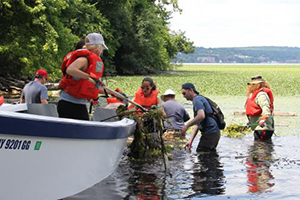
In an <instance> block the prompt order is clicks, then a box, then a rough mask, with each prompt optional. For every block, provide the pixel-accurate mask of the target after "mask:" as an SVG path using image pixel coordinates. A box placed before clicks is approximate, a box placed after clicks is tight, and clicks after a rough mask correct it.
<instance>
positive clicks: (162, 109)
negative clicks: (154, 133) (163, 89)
mask: <svg viewBox="0 0 300 200" xmlns="http://www.w3.org/2000/svg"><path fill="white" fill-rule="evenodd" d="M157 105H158V106H159V109H160V110H161V111H162V115H163V118H166V117H167V114H166V112H165V111H164V108H163V106H162V102H161V100H160V99H159V98H157Z"/></svg>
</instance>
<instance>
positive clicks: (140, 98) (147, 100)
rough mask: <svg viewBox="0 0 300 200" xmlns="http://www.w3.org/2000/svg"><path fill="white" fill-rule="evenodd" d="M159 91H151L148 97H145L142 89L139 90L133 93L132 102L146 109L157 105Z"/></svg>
mask: <svg viewBox="0 0 300 200" xmlns="http://www.w3.org/2000/svg"><path fill="white" fill-rule="evenodd" d="M158 93H159V90H152V91H151V93H150V96H149V97H145V96H144V93H143V90H142V88H139V89H138V91H137V92H136V93H135V97H134V101H135V102H136V103H138V104H140V105H141V106H143V107H144V108H146V109H150V108H151V106H153V105H157V104H158V98H157V94H158Z"/></svg>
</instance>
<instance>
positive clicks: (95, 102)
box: [92, 97, 99, 106]
mask: <svg viewBox="0 0 300 200" xmlns="http://www.w3.org/2000/svg"><path fill="white" fill-rule="evenodd" d="M98 100H99V97H98V98H96V99H93V100H92V104H93V106H97V105H98V104H99V101H98Z"/></svg>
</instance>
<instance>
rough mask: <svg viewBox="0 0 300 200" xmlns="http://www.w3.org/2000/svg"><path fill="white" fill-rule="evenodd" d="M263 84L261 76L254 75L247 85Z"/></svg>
mask: <svg viewBox="0 0 300 200" xmlns="http://www.w3.org/2000/svg"><path fill="white" fill-rule="evenodd" d="M263 82H266V81H265V80H264V79H263V78H262V76H261V75H256V76H253V77H252V78H251V81H250V82H248V85H253V84H258V83H263Z"/></svg>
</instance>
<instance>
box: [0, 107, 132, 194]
mask: <svg viewBox="0 0 300 200" xmlns="http://www.w3.org/2000/svg"><path fill="white" fill-rule="evenodd" d="M1 114H2V115H1ZM24 115H26V114H24ZM23 117H24V116H23V115H21V116H19V114H15V113H12V114H6V113H5V114H3V113H1V112H0V158H1V159H2V162H1V165H0V176H1V180H0V191H1V192H0V199H6V200H19V199H30V200H40V199H45V200H47V199H49V200H53V199H61V198H64V197H67V196H70V195H73V194H76V193H78V192H80V191H82V190H84V189H86V188H88V187H91V186H93V185H94V184H96V183H98V182H100V181H101V180H103V179H104V178H106V177H108V176H109V175H110V174H111V173H112V172H113V171H114V170H115V169H116V167H117V165H118V162H119V159H120V157H121V156H122V153H123V151H124V147H125V145H126V140H127V137H128V136H130V135H131V134H132V132H133V131H134V126H135V122H132V120H130V121H126V120H128V119H126V120H125V121H123V122H118V123H113V122H112V123H100V122H99V123H100V125H99V126H98V125H97V123H96V122H86V123H85V124H87V127H91V129H97V130H98V131H99V133H98V135H96V132H97V130H91V131H90V132H89V133H88V134H87V136H85V135H84V134H81V133H78V132H76V131H75V133H74V134H72V132H69V133H67V135H68V137H65V136H63V137H59V136H58V134H57V133H55V134H52V136H47V134H45V132H47V130H45V129H44V130H39V131H40V132H41V134H40V135H41V136H37V135H38V131H33V132H31V133H26V132H22V133H19V132H18V131H19V128H11V129H10V130H11V134H10V133H8V130H7V129H8V126H12V124H7V123H8V122H7V121H11V122H12V123H13V122H14V121H15V122H18V120H19V119H23ZM8 118H9V119H8ZM26 120H27V122H26ZM21 121H22V126H33V124H37V125H36V126H37V127H39V124H43V122H44V123H50V126H51V125H53V126H54V128H55V126H60V127H63V126H71V127H70V128H72V129H74V127H72V126H75V129H76V127H77V129H80V127H79V126H81V123H82V122H77V121H80V120H73V121H72V120H68V119H66V120H64V119H60V120H59V121H57V119H55V120H54V121H53V119H52V118H47V117H42V118H41V119H39V117H37V118H36V117H35V116H34V117H32V116H30V115H28V116H27V117H25V119H23V120H21ZM4 122H5V124H4ZM57 124H58V125H57ZM44 125H45V124H44ZM15 126H18V124H15ZM87 127H84V128H87ZM107 127H109V128H108V129H107ZM122 127H123V128H124V129H123V131H124V132H126V133H124V134H121V133H120V132H122V130H119V129H120V128H122ZM23 128H24V127H23ZM28 129H29V128H28V127H27V128H24V130H27V131H28ZM32 129H34V127H32ZM87 129H89V128H87ZM51 130H52V129H51ZM101 130H102V131H104V130H111V133H110V134H111V135H112V136H111V137H110V136H109V135H107V133H101ZM114 130H115V132H114ZM52 131H53V130H52ZM58 132H59V131H58ZM48 135H51V133H50V132H49V134H48ZM99 135H100V136H99ZM101 135H102V136H101Z"/></svg>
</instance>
